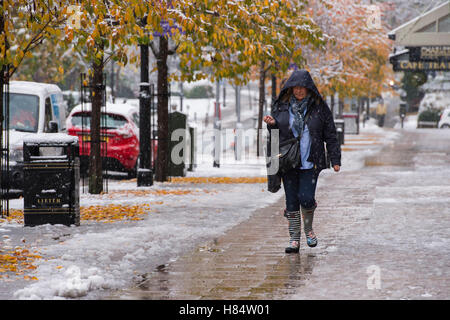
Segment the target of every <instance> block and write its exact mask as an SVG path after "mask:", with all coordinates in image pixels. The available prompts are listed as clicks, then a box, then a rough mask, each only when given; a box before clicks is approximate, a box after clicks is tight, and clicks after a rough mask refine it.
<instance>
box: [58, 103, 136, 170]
mask: <svg viewBox="0 0 450 320" xmlns="http://www.w3.org/2000/svg"><path fill="white" fill-rule="evenodd" d="M90 120H91V105H90V103H86V104H85V105H84V107H83V110H82V109H81V106H80V105H78V106H76V107H75V108H73V110H72V111H71V112H70V114H69V116H68V117H67V120H66V128H67V133H68V134H69V135H72V136H78V139H79V146H80V160H81V168H82V170H81V171H82V172H83V171H84V172H86V171H87V168H88V163H89V153H90V148H91V144H90ZM101 126H102V127H101V134H102V135H103V136H105V137H106V143H107V145H105V144H104V143H102V145H101V152H102V157H103V168H105V166H106V168H107V169H108V170H110V171H121V172H127V173H128V177H129V178H133V177H135V176H136V172H137V163H138V157H139V127H138V126H139V108H137V107H135V106H133V105H129V104H110V103H107V106H106V112H105V110H104V109H102V120H101ZM105 147H106V154H105ZM105 155H106V157H105Z"/></svg>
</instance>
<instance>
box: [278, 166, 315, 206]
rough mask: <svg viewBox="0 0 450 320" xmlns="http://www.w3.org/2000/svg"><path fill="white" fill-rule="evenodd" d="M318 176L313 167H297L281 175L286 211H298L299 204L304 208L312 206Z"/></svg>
mask: <svg viewBox="0 0 450 320" xmlns="http://www.w3.org/2000/svg"><path fill="white" fill-rule="evenodd" d="M318 177H319V176H318V174H317V172H316V170H314V169H307V170H303V169H297V168H296V169H292V170H290V171H288V172H287V173H285V174H283V175H282V177H281V178H282V181H283V187H284V193H285V195H286V210H287V211H298V210H300V206H302V207H303V208H305V209H310V208H312V207H314V205H315V202H316V200H315V194H316V185H317V178H318Z"/></svg>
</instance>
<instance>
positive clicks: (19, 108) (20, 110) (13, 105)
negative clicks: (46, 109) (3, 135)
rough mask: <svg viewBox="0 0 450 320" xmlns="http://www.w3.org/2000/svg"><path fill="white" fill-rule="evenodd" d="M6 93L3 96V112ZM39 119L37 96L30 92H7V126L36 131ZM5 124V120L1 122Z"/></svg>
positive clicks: (14, 128)
mask: <svg viewBox="0 0 450 320" xmlns="http://www.w3.org/2000/svg"><path fill="white" fill-rule="evenodd" d="M5 107H6V95H4V96H3V108H4V109H3V114H6V112H5ZM38 119H39V97H38V96H36V95H31V94H20V93H10V94H9V128H10V129H11V130H17V131H24V132H37V130H38V123H39V121H38ZM3 125H5V122H4V123H3Z"/></svg>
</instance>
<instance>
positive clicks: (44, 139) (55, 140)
mask: <svg viewBox="0 0 450 320" xmlns="http://www.w3.org/2000/svg"><path fill="white" fill-rule="evenodd" d="M23 142H24V143H27V144H29V143H31V144H34V143H35V144H75V143H78V137H77V136H71V135H68V134H65V133H40V134H36V135H33V136H28V137H26V138H24V139H23Z"/></svg>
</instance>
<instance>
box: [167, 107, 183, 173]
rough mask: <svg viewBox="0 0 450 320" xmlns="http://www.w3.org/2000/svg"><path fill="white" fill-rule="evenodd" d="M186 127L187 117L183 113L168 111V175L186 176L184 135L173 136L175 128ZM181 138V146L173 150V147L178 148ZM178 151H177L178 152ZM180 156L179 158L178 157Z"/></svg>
mask: <svg viewBox="0 0 450 320" xmlns="http://www.w3.org/2000/svg"><path fill="white" fill-rule="evenodd" d="M186 128H187V117H186V115H185V114H183V113H181V112H178V111H175V112H171V113H169V164H168V168H169V176H171V177H185V176H186V171H187V168H186V163H185V154H184V152H185V151H186V147H187V146H186V135H184V136H183V137H178V140H177V139H176V138H177V137H173V133H174V131H175V130H179V129H182V130H186ZM172 138H175V140H172ZM181 139H182V140H183V143H184V145H183V148H181V149H180V150H175V152H173V151H174V148H179V147H180V146H179V143H180V140H181ZM178 151H179V152H178ZM172 153H174V155H176V156H177V157H176V158H172V157H173V156H174V155H173V154H172ZM180 158H181V159H180Z"/></svg>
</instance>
